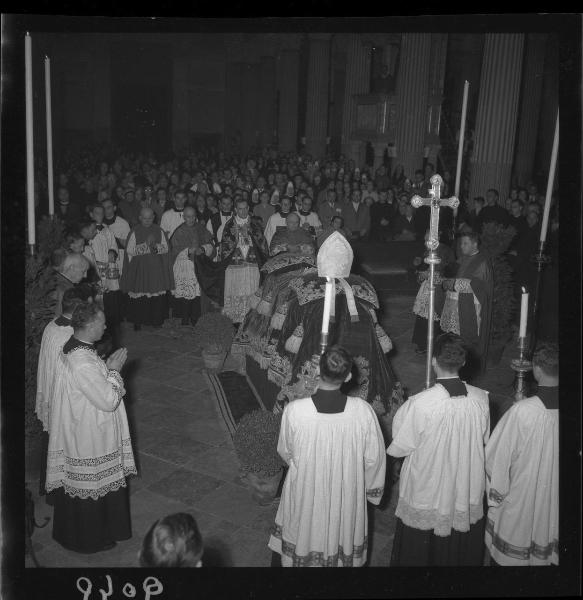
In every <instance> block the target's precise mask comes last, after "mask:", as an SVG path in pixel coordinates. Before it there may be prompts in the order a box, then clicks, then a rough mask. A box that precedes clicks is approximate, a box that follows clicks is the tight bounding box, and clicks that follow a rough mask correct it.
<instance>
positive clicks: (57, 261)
mask: <svg viewBox="0 0 583 600" xmlns="http://www.w3.org/2000/svg"><path fill="white" fill-rule="evenodd" d="M68 255H69V251H68V250H67V249H65V248H57V249H56V250H55V251H54V252H53V254H52V255H51V265H52V267H53V268H54V269H55V270H56V271H58V272H59V273H62V272H63V271H64V269H65V261H66V259H67V256H68Z"/></svg>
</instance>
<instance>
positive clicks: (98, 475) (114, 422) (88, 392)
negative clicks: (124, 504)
mask: <svg viewBox="0 0 583 600" xmlns="http://www.w3.org/2000/svg"><path fill="white" fill-rule="evenodd" d="M59 360H60V361H61V363H62V364H61V367H60V368H59V374H60V377H59V379H58V381H56V382H55V398H54V402H53V403H52V406H51V415H50V429H49V449H48V458H47V480H46V490H47V492H51V491H53V490H55V489H57V488H60V487H62V488H63V489H64V491H65V493H66V494H68V495H69V496H71V497H78V498H81V499H85V498H93V499H94V500H97V499H98V498H101V497H103V496H105V495H106V494H107V493H109V492H114V491H116V490H118V489H119V488H120V487H125V486H126V477H127V476H128V475H130V474H136V472H137V471H136V464H135V461H134V454H133V450H132V444H131V439H130V430H129V425H128V419H127V415H126V411H125V406H124V404H123V400H122V398H123V396H124V395H125V389H124V385H123V379H122V378H121V375H120V374H119V373H118V372H117V371H115V370H111V369H108V368H107V366H106V364H105V362H104V361H103V360H102V359H101V358H99V356H98V355H97V353H96V352H95V350H92V349H87V348H83V347H80V348H78V349H74V350H72V351H71V352H70V353H69V354H67V355H65V354H63V353H62V352H61V353H60V355H59Z"/></svg>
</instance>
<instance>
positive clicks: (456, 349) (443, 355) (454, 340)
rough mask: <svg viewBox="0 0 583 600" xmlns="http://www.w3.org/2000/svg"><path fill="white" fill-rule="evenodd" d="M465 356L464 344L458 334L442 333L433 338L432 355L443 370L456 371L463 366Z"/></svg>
mask: <svg viewBox="0 0 583 600" xmlns="http://www.w3.org/2000/svg"><path fill="white" fill-rule="evenodd" d="M466 356H467V350H466V345H465V342H464V340H463V339H462V338H461V337H460V336H459V335H456V334H455V333H443V334H442V335H440V336H439V337H438V338H437V339H436V340H435V346H434V348H433V357H434V358H435V361H436V362H437V365H438V366H439V367H440V368H441V369H443V370H444V371H447V372H449V373H457V372H458V371H459V370H460V369H461V368H462V367H463V366H464V364H465V362H466Z"/></svg>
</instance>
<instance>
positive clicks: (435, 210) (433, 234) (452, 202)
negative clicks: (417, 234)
mask: <svg viewBox="0 0 583 600" xmlns="http://www.w3.org/2000/svg"><path fill="white" fill-rule="evenodd" d="M429 181H430V182H431V189H430V190H429V196H430V197H429V198H421V196H413V198H411V205H412V206H413V207H415V208H420V207H421V206H430V207H431V225H430V229H429V239H428V240H427V242H426V246H427V247H428V248H429V249H430V250H436V249H437V247H438V246H439V209H440V208H441V207H442V206H449V207H450V208H457V207H458V206H459V203H460V201H459V200H458V199H457V198H456V197H455V196H452V197H451V198H442V197H441V186H442V185H443V179H442V178H441V175H438V174H437V173H436V174H435V175H433V176H432V177H431V179H430V180H429Z"/></svg>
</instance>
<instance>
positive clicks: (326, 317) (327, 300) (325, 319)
mask: <svg viewBox="0 0 583 600" xmlns="http://www.w3.org/2000/svg"><path fill="white" fill-rule="evenodd" d="M333 285H334V280H333V279H331V278H330V277H326V291H325V293H324V314H323V315H322V333H324V334H326V333H328V326H329V324H330V307H331V306H332V286H333Z"/></svg>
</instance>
